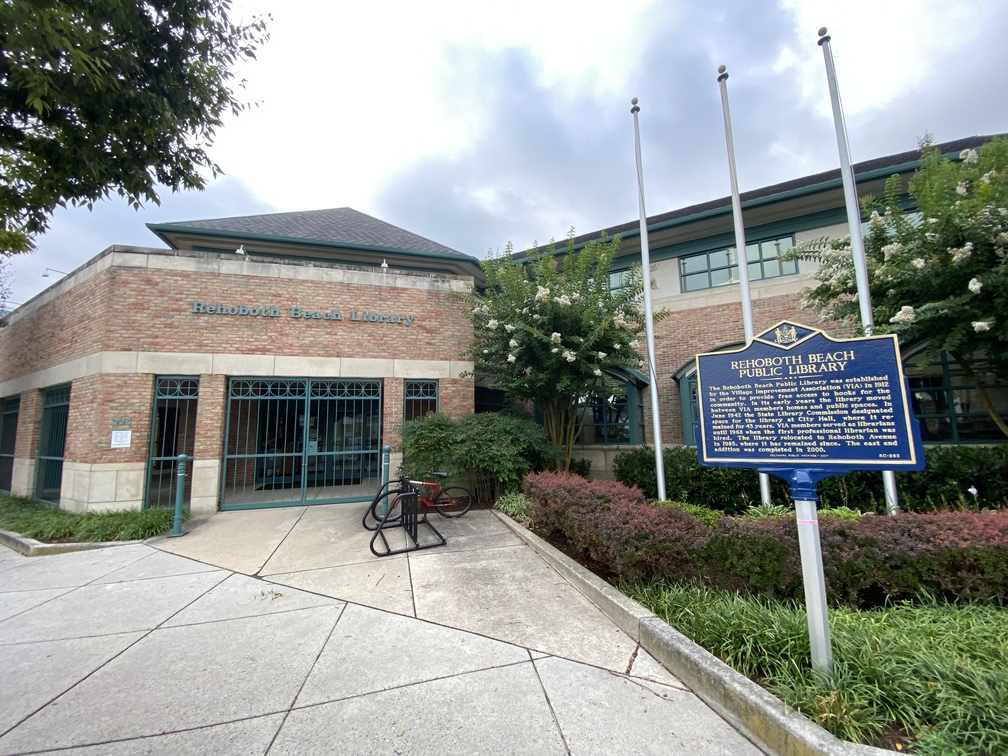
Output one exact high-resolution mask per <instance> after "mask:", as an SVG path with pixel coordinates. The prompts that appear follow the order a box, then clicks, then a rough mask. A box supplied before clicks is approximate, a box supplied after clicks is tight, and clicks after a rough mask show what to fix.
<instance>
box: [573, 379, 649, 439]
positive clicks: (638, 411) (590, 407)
mask: <svg viewBox="0 0 1008 756" xmlns="http://www.w3.org/2000/svg"><path fill="white" fill-rule="evenodd" d="M608 377H609V378H610V381H611V382H610V386H609V394H608V395H607V396H604V397H600V398H598V399H595V400H594V401H584V402H582V403H581V409H580V412H581V415H582V420H583V423H584V424H583V426H582V428H581V435H580V436H579V437H578V439H577V443H579V444H643V443H645V441H646V439H645V435H644V393H643V390H642V389H643V387H644V386H646V385H647V383H646V379H645V378H644V376H643V375H640V374H639V373H635V374H634V375H631V376H630V377H629V378H628V377H627V376H626V375H614V374H610V375H609V376H608Z"/></svg>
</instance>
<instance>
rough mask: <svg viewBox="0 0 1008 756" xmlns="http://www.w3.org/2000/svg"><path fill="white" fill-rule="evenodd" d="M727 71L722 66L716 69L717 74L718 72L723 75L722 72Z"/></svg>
mask: <svg viewBox="0 0 1008 756" xmlns="http://www.w3.org/2000/svg"><path fill="white" fill-rule="evenodd" d="M727 70H728V69H727V68H725V67H724V66H718V67H717V72H718V73H724V72H725V71H727Z"/></svg>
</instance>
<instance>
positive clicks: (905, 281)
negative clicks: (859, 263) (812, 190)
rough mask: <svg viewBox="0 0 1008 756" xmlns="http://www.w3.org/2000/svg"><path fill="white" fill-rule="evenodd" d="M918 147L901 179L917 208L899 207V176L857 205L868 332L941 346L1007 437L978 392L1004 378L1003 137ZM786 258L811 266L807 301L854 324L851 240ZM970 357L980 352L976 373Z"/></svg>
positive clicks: (1006, 225) (932, 349) (1007, 213)
mask: <svg viewBox="0 0 1008 756" xmlns="http://www.w3.org/2000/svg"><path fill="white" fill-rule="evenodd" d="M922 149H923V153H922V160H921V166H920V168H919V170H918V171H917V172H916V173H915V174H914V176H913V177H912V178H911V179H910V183H909V199H910V203H911V206H912V207H915V208H916V210H917V213H911V214H907V213H904V212H902V207H903V205H904V204H905V203H904V195H903V187H902V183H901V180H900V178H899V176H893V177H892V178H890V179H889V181H888V182H887V184H886V191H885V197H884V200H883V201H882V202H881V203H877V202H872V201H871V200H869V202H868V203H867V204H866V208H865V209H866V211H867V210H871V220H870V224H869V225H870V230H869V232H868V234H867V235H866V237H865V256H866V258H867V267H868V278H869V287H870V291H871V299H872V310H873V313H874V317H875V321H876V325H875V333H897V334H898V335H899V338H900V341H901V342H903V343H904V344H916V343H925V344H926V345H927V348H926V352H925V354H927V355H931V356H933V355H936V354H938V353H940V352H942V351H946V352H947V353H948V354H949V355H950V356H951V357H952V358H953V359H954V360H955V361H956V362H957V363H958V365H959V367H960V368H961V369H962V370H963V372H964V373H965V375H966V376H967V377H968V378H969V379H970V380H971V381H972V382H973V385H974V386H975V388H976V389H977V393H978V395H979V397H980V400H981V402H982V403H983V405H984V407H985V409H986V410H987V412H988V414H990V415H991V417H992V418H993V419H994V421H995V422H996V423H997V424H998V427H999V428H1001V430H1002V431H1003V432H1004V433H1005V435H1008V424H1006V423H1005V421H1004V419H1003V418H1001V417H1000V416H999V415H998V413H997V411H996V409H995V407H994V405H993V404H992V402H991V399H990V397H989V395H988V393H987V391H986V388H987V385H988V384H989V383H990V382H991V381H992V379H995V380H1003V379H1004V378H1005V376H1008V259H1006V257H1005V245H1006V243H1008V140H1006V139H1004V138H997V139H994V140H992V141H991V142H989V143H987V144H985V145H983V146H982V147H980V149H979V150H978V151H975V150H963V152H962V154H960V156H959V160H955V161H954V160H949V159H947V158H942V157H941V155H940V154H939V151H938V149H937V148H935V147H933V146H930V145H927V144H925V145H924V147H923V148H922ZM880 211H881V213H880ZM791 254H792V255H793V256H796V257H799V258H803V259H813V260H816V261H818V262H819V263H820V267H819V270H818V272H817V273H816V279H817V280H818V281H819V284H818V286H816V287H814V288H812V289H810V290H808V291H807V292H806V303H807V304H808V305H809V306H811V307H813V308H814V309H815V310H816V311H817V312H818V313H819V315H820V317H822V318H824V319H834V320H841V321H846V322H848V323H851V324H852V325H854V326H856V327H858V328H860V325H861V320H860V317H859V307H858V301H857V286H856V283H855V277H854V264H853V258H852V255H851V246H850V236H846V237H843V238H841V239H819V240H816V241H813V242H805V243H803V244H799V245H797V246H796V247H795V248H794V249H793V250H792V252H791ZM974 356H978V357H982V358H983V359H982V362H980V363H979V364H980V367H979V369H978V368H977V367H976V364H977V363H975V362H973V361H971V357H974Z"/></svg>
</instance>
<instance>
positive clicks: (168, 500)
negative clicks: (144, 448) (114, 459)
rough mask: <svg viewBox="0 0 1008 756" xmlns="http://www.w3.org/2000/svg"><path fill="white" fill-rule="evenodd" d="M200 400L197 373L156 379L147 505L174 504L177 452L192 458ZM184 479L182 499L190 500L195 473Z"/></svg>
mask: <svg viewBox="0 0 1008 756" xmlns="http://www.w3.org/2000/svg"><path fill="white" fill-rule="evenodd" d="M198 403H199V377H198V376H192V375H165V376H160V375H159V376H157V378H156V379H155V381H154V404H153V407H152V411H151V434H150V436H151V438H150V451H149V452H148V454H147V487H146V489H145V491H144V509H157V508H163V507H174V506H175V489H176V487H177V486H178V474H177V471H178V455H179V454H185V455H187V456H188V457H189V459H192V458H193V454H194V452H195V449H196V411H197V408H198ZM184 480H185V487H184V489H183V497H184V498H183V501H185V503H186V504H188V503H189V501H190V499H191V498H192V475H191V474H190V475H187V476H185V479H184Z"/></svg>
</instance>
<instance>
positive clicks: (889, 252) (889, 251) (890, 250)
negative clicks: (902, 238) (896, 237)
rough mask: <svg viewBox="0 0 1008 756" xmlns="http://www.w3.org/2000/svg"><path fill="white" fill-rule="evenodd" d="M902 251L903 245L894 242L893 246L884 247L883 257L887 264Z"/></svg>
mask: <svg viewBox="0 0 1008 756" xmlns="http://www.w3.org/2000/svg"><path fill="white" fill-rule="evenodd" d="M902 251H903V245H902V244H900V243H899V242H893V243H892V244H886V245H885V246H884V247H882V256H883V258H884V259H885V261H886V262H889V260H890V259H892V257H893V255H898V254H899V253H900V252H902Z"/></svg>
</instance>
